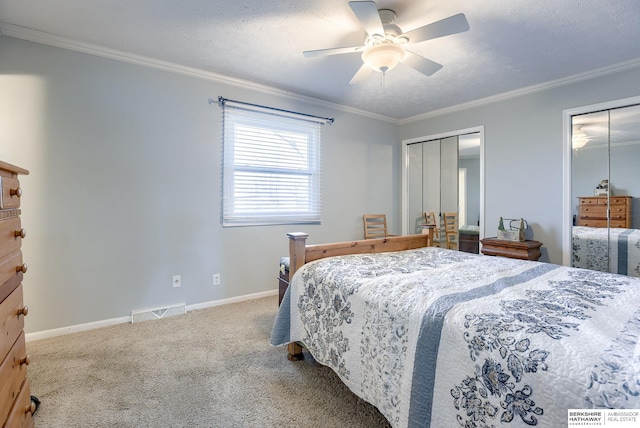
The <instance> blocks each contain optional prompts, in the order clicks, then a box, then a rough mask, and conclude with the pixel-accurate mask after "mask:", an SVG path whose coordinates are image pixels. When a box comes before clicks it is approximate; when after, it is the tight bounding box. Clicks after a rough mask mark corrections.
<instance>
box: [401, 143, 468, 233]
mask: <svg viewBox="0 0 640 428" xmlns="http://www.w3.org/2000/svg"><path fill="white" fill-rule="evenodd" d="M407 156H408V160H407V162H408V171H407V197H408V204H407V216H408V218H407V224H408V225H409V230H408V232H409V233H420V232H421V230H422V225H423V224H425V223H426V222H427V221H428V222H429V223H431V221H433V222H434V223H435V225H436V228H437V229H438V230H437V231H436V233H435V237H436V239H437V240H439V241H440V242H444V241H445V236H446V232H445V229H444V222H443V221H442V213H444V212H457V211H458V137H457V136H455V137H448V138H443V139H437V140H431V141H423V142H418V143H413V144H409V145H408V147H407ZM425 213H433V214H434V218H433V219H432V220H428V219H426V218H425Z"/></svg>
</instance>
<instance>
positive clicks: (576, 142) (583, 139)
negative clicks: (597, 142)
mask: <svg viewBox="0 0 640 428" xmlns="http://www.w3.org/2000/svg"><path fill="white" fill-rule="evenodd" d="M588 142H589V136H588V135H587V133H586V132H584V131H583V130H582V127H579V128H578V129H577V131H575V132H573V135H572V136H571V146H572V147H573V149H574V150H578V149H581V148H583V147H584V146H585V145H586V144H587V143H588Z"/></svg>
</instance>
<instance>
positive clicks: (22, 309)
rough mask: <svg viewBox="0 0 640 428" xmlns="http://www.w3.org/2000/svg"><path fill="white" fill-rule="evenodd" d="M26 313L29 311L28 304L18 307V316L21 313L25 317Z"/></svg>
mask: <svg viewBox="0 0 640 428" xmlns="http://www.w3.org/2000/svg"><path fill="white" fill-rule="evenodd" d="M28 313H29V306H23V307H22V308H20V309H18V316H20V315H22V316H25V317H26V316H27V314H28Z"/></svg>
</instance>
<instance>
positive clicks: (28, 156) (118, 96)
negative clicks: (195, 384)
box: [0, 36, 400, 332]
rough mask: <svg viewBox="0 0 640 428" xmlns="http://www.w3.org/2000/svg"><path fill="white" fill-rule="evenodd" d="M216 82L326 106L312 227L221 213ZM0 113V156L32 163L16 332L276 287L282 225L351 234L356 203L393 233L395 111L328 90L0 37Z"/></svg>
mask: <svg viewBox="0 0 640 428" xmlns="http://www.w3.org/2000/svg"><path fill="white" fill-rule="evenodd" d="M219 95H221V96H224V97H227V98H231V99H238V100H243V101H248V102H252V103H258V104H264V105H270V106H274V107H278V108H284V109H291V110H296V111H302V112H305V113H310V114H317V115H320V116H325V117H326V116H329V117H335V119H336V120H335V123H334V124H333V125H326V126H325V127H324V128H323V147H322V151H323V158H322V162H323V169H324V175H323V183H322V186H323V188H322V189H323V194H322V196H323V222H322V225H321V226H304V227H301V226H269V227H244V228H222V226H221V224H220V218H219V213H220V177H221V171H220V163H221V161H220V159H221V145H220V144H221V109H220V108H219V107H218V105H217V104H216V105H209V103H208V99H209V98H214V99H217V97H218V96H219ZM0 122H1V123H0V159H1V160H3V161H6V162H9V163H13V164H16V165H18V166H21V167H23V168H26V169H29V170H30V172H31V174H30V175H28V176H26V177H23V178H22V187H23V188H24V197H23V202H22V211H23V225H24V227H25V229H26V230H27V238H26V239H25V240H24V245H23V252H24V258H25V261H26V262H27V263H28V264H29V272H28V273H27V274H26V276H25V281H24V284H25V302H26V304H28V305H29V307H30V312H29V316H28V317H27V318H26V331H27V332H37V331H44V330H50V329H56V328H61V327H66V326H73V325H78V324H84V323H89V322H93V321H100V320H109V319H114V318H120V317H126V316H128V315H129V314H130V312H131V310H136V309H145V308H155V307H159V306H166V305H170V304H175V303H182V302H184V303H186V304H187V305H194V304H200V303H204V302H211V301H215V300H220V299H226V298H231V297H236V296H243V295H247V294H253V293H260V292H265V291H271V290H275V289H276V288H277V281H276V276H277V269H278V261H279V258H280V256H282V255H286V254H287V252H288V242H287V238H286V232H291V231H300V230H301V229H302V231H305V232H308V233H309V234H310V240H309V242H311V243H316V242H330V241H342V240H351V239H360V238H361V237H362V214H363V213H365V212H386V213H387V215H388V216H389V223H390V225H391V226H392V229H395V230H393V231H394V232H395V233H397V232H399V228H398V227H397V225H398V224H399V219H398V216H399V209H398V205H399V203H398V201H399V191H398V189H399V187H400V183H399V175H400V174H399V145H398V126H397V124H393V123H390V122H386V121H382V120H379V119H374V118H371V117H366V116H363V115H357V114H353V113H349V112H346V111H345V110H342V109H333V108H330V107H327V106H326V105H325V104H319V103H311V102H308V101H305V100H302V99H300V98H293V97H285V96H280V95H278V93H276V92H273V91H271V92H267V91H262V90H254V89H251V88H250V87H239V86H230V85H224V84H221V83H219V82H216V81H213V80H211V79H201V78H196V77H188V76H185V75H180V74H172V73H168V72H164V71H160V70H155V69H151V68H145V67H141V66H137V65H132V64H127V63H122V62H118V61H113V60H109V59H104V58H99V57H95V56H91V55H87V54H81V53H77V52H72V51H68V50H64V49H59V48H55V47H50V46H45V45H41V44H37V43H31V42H27V41H23V40H18V39H14V38H9V37H6V36H2V37H0ZM214 273H220V274H221V278H222V284H221V286H215V287H214V286H213V285H212V275H213V274H214ZM177 274H180V275H181V276H182V287H181V288H173V287H172V281H171V279H172V276H173V275H177ZM274 309H275V308H274Z"/></svg>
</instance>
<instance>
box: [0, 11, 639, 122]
mask: <svg viewBox="0 0 640 428" xmlns="http://www.w3.org/2000/svg"><path fill="white" fill-rule="evenodd" d="M0 36H8V37H15V38H17V39H22V40H27V41H30V42H35V43H40V44H44V45H49V46H54V47H58V48H62V49H67V50H71V51H75V52H81V53H86V54H89V55H94V56H98V57H102V58H107V59H112V60H115V61H120V62H126V63H129V64H135V65H139V66H143V67H148V68H153V69H156V70H161V71H166V72H169V73H174V74H180V75H184V76H189V77H194V78H197V79H203V80H209V81H213V82H217V83H221V84H224V85H229V86H235V87H240V88H250V89H252V90H255V91H258V92H262V93H266V94H270V95H276V96H280V97H285V98H290V99H294V100H298V101H304V102H310V103H314V104H318V105H321V106H324V107H328V108H331V109H336V110H340V111H344V112H348V113H353V114H357V115H360V116H365V117H369V118H372V119H377V120H382V121H384V122H389V123H393V124H396V125H404V124H407V123H411V122H416V121H419V120H424V119H429V118H432V117H437V116H442V115H445V114H450V113H455V112H458V111H462V110H466V109H469V108H473V107H480V106H483V105H487V104H491V103H495V102H499V101H505V100H509V99H512V98H516V97H520V96H524V95H529V94H532V93H535V92H541V91H545V90H548V89H553V88H557V87H560V86H566V85H570V84H573V83H577V82H580V81H584V80H589V79H593V78H596V77H601V76H606V75H609V74H613V73H618V72H621V71H625V70H630V69H634V68H638V67H640V59H634V60H630V61H625V62H621V63H618V64H614V65H610V66H607V67H602V68H599V69H596V70H592V71H587V72H584V73H579V74H576V75H573V76H569V77H565V78H562V79H557V80H552V81H549V82H544V83H541V84H537V85H532V86H527V87H524V88H520V89H516V90H513V91H508V92H503V93H502V94H497V95H492V96H490V97H486V98H481V99H478V100H473V101H469V102H466V103H461V104H457V105H455V106H451V107H446V108H443V109H440V110H434V111H430V112H427V113H424V114H420V115H417V116H412V117H408V118H405V119H396V118H392V117H388V116H384V115H380V114H376V113H372V112H369V111H366V110H360V109H356V108H353V107H348V106H344V105H342V104H337V103H333V102H330V101H325V100H322V99H319V98H315V97H311V96H307V95H302V94H297V93H295V92H291V91H286V90H282V89H278V88H274V87H272V86H268V85H262V84H259V83H256V82H252V81H249V80H243V79H238V78H234V77H229V76H225V75H222V74H218V73H214V72H211V71H206V70H202V69H197V68H193V67H187V66H183V65H180V64H176V63H172V62H168V61H161V60H158V59H155V58H151V57H146V56H143V55H136V54H132V53H128V52H124V51H119V50H116V49H110V48H105V47H103V46H99V45H96V44H91V43H83V42H78V41H75V40H71V39H67V38H64V37H59V36H56V35H53V34H50V33H46V32H43V31H38V30H34V29H31V28H27V27H22V26H19V25H14V24H8V23H0Z"/></svg>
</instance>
